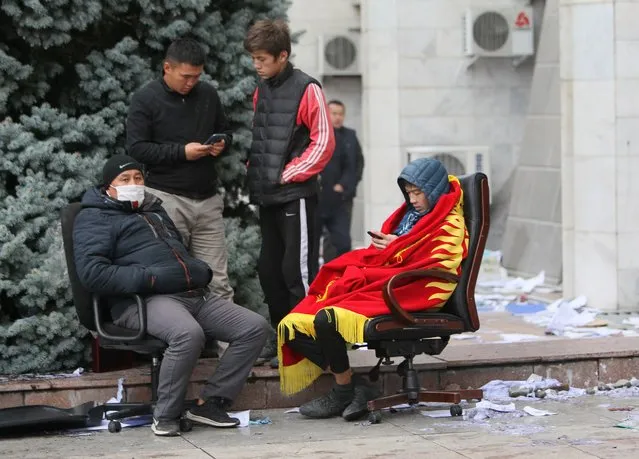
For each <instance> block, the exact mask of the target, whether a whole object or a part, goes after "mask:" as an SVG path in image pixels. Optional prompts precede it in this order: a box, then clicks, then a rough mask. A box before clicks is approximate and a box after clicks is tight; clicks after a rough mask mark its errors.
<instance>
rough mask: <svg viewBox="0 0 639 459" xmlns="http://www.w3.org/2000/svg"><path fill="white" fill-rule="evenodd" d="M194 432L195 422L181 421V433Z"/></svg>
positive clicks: (184, 419)
mask: <svg viewBox="0 0 639 459" xmlns="http://www.w3.org/2000/svg"><path fill="white" fill-rule="evenodd" d="M191 430H193V421H191V420H190V419H186V418H182V419H180V432H190V431H191Z"/></svg>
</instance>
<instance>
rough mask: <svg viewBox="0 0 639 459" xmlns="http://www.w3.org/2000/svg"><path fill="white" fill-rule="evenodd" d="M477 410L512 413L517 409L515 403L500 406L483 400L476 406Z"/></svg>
mask: <svg viewBox="0 0 639 459" xmlns="http://www.w3.org/2000/svg"><path fill="white" fill-rule="evenodd" d="M475 408H477V409H482V408H484V409H488V410H493V411H498V412H499V413H510V412H512V411H515V410H516V409H517V408H515V404H514V403H509V404H508V405H500V404H497V403H493V402H489V401H488V400H482V401H481V402H477V405H475Z"/></svg>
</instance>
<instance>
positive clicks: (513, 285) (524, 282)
mask: <svg viewBox="0 0 639 459" xmlns="http://www.w3.org/2000/svg"><path fill="white" fill-rule="evenodd" d="M545 280H546V274H545V272H544V271H541V272H540V273H539V274H537V275H536V276H535V277H532V278H530V279H524V278H522V277H516V278H509V279H500V280H492V281H486V282H477V285H478V286H480V287H488V288H492V289H493V291H495V292H498V293H511V292H519V293H531V292H532V291H533V290H535V288H537V287H540V286H541V285H543V283H544V281H545Z"/></svg>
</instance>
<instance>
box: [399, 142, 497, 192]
mask: <svg viewBox="0 0 639 459" xmlns="http://www.w3.org/2000/svg"><path fill="white" fill-rule="evenodd" d="M488 150H489V148H488V147H487V146H473V145H469V146H459V145H423V146H414V147H409V148H408V149H407V153H408V162H411V161H413V160H415V159H417V158H435V159H437V160H439V161H441V162H442V163H443V164H444V166H445V167H446V170H447V171H448V173H449V174H451V175H455V176H461V175H468V174H474V173H475V172H483V173H484V174H486V176H487V177H488V185H489V187H490V184H491V180H490V155H489V153H488ZM490 199H491V201H492V192H491V198H490Z"/></svg>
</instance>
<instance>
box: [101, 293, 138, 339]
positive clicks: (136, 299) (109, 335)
mask: <svg viewBox="0 0 639 459" xmlns="http://www.w3.org/2000/svg"><path fill="white" fill-rule="evenodd" d="M91 297H92V300H93V314H94V316H95V328H96V330H97V332H98V335H99V336H101V337H102V338H105V339H110V340H113V341H139V340H141V339H143V338H144V337H145V336H146V301H144V300H143V299H142V297H141V296H140V295H137V294H134V295H133V298H135V303H136V304H137V306H138V314H139V317H140V329H139V330H138V332H137V334H136V335H135V336H119V335H112V334H110V333H108V332H107V331H106V330H104V328H102V321H101V320H100V297H99V296H98V295H96V294H95V293H94V294H93V295H91Z"/></svg>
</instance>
